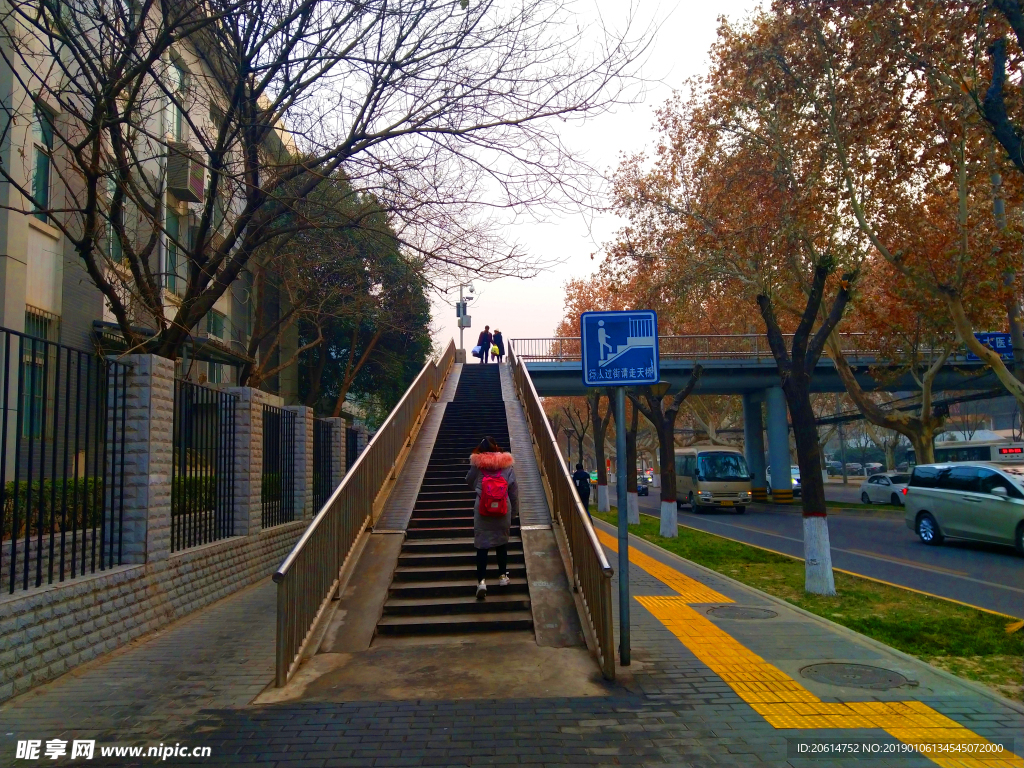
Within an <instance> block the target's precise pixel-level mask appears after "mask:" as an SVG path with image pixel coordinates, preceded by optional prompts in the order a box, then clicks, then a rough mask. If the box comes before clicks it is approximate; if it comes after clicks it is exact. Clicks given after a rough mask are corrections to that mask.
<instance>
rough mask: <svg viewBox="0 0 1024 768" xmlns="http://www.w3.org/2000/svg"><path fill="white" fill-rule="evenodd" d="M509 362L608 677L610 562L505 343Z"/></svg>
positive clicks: (522, 368)
mask: <svg viewBox="0 0 1024 768" xmlns="http://www.w3.org/2000/svg"><path fill="white" fill-rule="evenodd" d="M576 342H577V346H578V345H579V340H578V339H577V340H576ZM509 365H510V366H511V367H512V376H513V380H514V381H515V386H516V392H517V393H518V395H519V399H520V401H521V402H522V403H523V408H524V410H525V411H526V418H527V420H528V421H529V422H530V431H531V432H532V433H533V437H534V440H535V441H536V444H537V447H538V450H539V452H540V466H541V471H542V472H543V475H544V479H545V481H546V482H547V485H548V489H549V490H550V492H551V506H552V509H551V514H552V516H553V517H554V519H555V521H556V522H557V523H558V524H560V525H561V526H562V530H563V531H564V533H565V540H566V542H567V543H568V547H569V559H570V561H571V563H572V571H573V579H574V581H575V583H574V584H573V588H574V589H576V588H578V589H579V592H580V594H581V596H582V598H583V605H584V608H585V610H586V613H587V621H588V622H589V623H590V628H591V630H593V633H594V638H595V640H596V642H597V659H598V663H599V664H600V665H601V673H602V674H603V675H604V677H605V678H606V679H608V680H613V679H614V678H615V647H614V646H615V631H614V628H613V624H612V621H613V617H612V573H613V571H612V567H611V565H610V564H609V562H608V558H607V557H606V556H605V553H604V549H603V548H602V547H601V542H599V541H598V539H597V534H596V533H595V532H594V526H593V525H591V522H590V516H589V515H588V514H587V510H586V509H585V508H584V507H583V503H582V502H581V501H580V497H579V494H577V493H576V487H575V486H574V485H573V482H572V477H571V476H570V475H569V469H568V467H566V465H565V461H564V460H563V458H562V453H561V451H560V450H559V449H558V444H557V443H556V442H555V436H554V434H553V433H552V432H551V425H550V424H549V423H548V420H547V417H546V416H545V415H544V408H543V406H542V405H541V402H540V398H539V397H538V396H537V390H536V389H535V388H534V386H533V381H532V380H531V379H530V374H529V373H528V372H527V370H526V365H525V364H524V361H523V359H522V358H520V357H519V356H518V355H517V352H516V350H515V348H514V347H512V346H510V347H509Z"/></svg>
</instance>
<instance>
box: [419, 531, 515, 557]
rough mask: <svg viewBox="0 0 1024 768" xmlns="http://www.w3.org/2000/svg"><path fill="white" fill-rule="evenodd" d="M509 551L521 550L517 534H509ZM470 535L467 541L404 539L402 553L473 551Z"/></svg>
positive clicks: (452, 539)
mask: <svg viewBox="0 0 1024 768" xmlns="http://www.w3.org/2000/svg"><path fill="white" fill-rule="evenodd" d="M508 549H509V552H510V553H511V552H513V551H517V552H522V550H523V540H522V539H521V538H519V536H518V535H515V536H509V539H508ZM475 551H476V550H475V549H474V548H473V539H472V537H471V538H470V539H469V541H467V540H466V539H464V538H462V537H458V538H447V539H446V538H443V537H432V538H428V539H420V538H417V539H406V541H405V543H403V544H402V554H403V555H404V554H406V553H408V554H419V553H425V552H475Z"/></svg>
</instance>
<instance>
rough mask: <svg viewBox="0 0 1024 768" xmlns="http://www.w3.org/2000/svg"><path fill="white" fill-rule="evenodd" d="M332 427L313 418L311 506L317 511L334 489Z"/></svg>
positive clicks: (324, 420) (327, 422)
mask: <svg viewBox="0 0 1024 768" xmlns="http://www.w3.org/2000/svg"><path fill="white" fill-rule="evenodd" d="M335 461H336V459H335V456H334V429H333V428H332V426H331V422H329V421H327V420H326V419H313V508H314V509H316V511H317V512H319V511H320V509H321V508H322V507H323V505H324V504H326V503H327V499H328V498H330V496H331V491H333V490H334V462H335Z"/></svg>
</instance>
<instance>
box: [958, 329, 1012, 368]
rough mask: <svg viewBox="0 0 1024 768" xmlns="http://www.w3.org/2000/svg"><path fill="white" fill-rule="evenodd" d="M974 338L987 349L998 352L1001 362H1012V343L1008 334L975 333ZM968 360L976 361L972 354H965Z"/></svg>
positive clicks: (976, 358) (976, 357)
mask: <svg viewBox="0 0 1024 768" xmlns="http://www.w3.org/2000/svg"><path fill="white" fill-rule="evenodd" d="M974 337H975V338H976V339H977V340H978V341H980V342H981V343H982V344H984V345H985V346H986V347H988V348H989V349H991V350H993V351H995V352H998V353H999V356H1000V357H1001V358H1003V360H1011V361H1012V360H1013V342H1012V341H1011V340H1010V334H1008V333H988V332H986V333H976V334H974ZM967 359H968V360H978V359H979V358H978V356H977V355H975V354H974V353H973V352H968V353H967Z"/></svg>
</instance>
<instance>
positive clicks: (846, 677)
mask: <svg viewBox="0 0 1024 768" xmlns="http://www.w3.org/2000/svg"><path fill="white" fill-rule="evenodd" d="M800 674H801V675H803V676H804V677H807V678H810V679H811V680H816V681H817V682H819V683H828V684H829V685H842V686H845V687H848V688H870V689H871V690H873V691H887V690H889V689H890V688H899V687H900V686H901V685H906V684H907V683H908V682H909V680H907V678H905V677H904V676H903V675H901V674H900V673H899V672H893V671H892V670H891V669H882V668H881V667H869V666H867V665H866V664H811V666H809V667H804V668H803V669H801V670H800Z"/></svg>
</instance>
